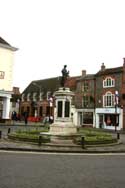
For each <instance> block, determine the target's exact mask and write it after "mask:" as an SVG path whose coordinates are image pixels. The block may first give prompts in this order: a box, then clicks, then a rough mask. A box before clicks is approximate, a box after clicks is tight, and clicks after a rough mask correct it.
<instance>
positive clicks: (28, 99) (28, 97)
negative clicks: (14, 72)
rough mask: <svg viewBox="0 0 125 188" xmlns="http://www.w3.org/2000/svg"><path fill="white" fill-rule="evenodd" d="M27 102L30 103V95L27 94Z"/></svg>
mask: <svg viewBox="0 0 125 188" xmlns="http://www.w3.org/2000/svg"><path fill="white" fill-rule="evenodd" d="M27 101H30V93H28V94H27Z"/></svg>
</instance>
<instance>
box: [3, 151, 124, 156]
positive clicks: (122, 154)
mask: <svg viewBox="0 0 125 188" xmlns="http://www.w3.org/2000/svg"><path fill="white" fill-rule="evenodd" d="M0 153H16V154H34V155H72V156H73V155H74V156H82V155H85V156H88V155H89V156H104V155H105V156H106V155H111V156H113V155H114V156H120V155H121V156H125V153H58V152H33V151H7V150H0Z"/></svg>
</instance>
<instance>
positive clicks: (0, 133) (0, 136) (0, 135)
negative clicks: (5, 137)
mask: <svg viewBox="0 0 125 188" xmlns="http://www.w3.org/2000/svg"><path fill="white" fill-rule="evenodd" d="M1 138H2V131H0V139H1Z"/></svg>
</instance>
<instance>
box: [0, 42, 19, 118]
mask: <svg viewBox="0 0 125 188" xmlns="http://www.w3.org/2000/svg"><path fill="white" fill-rule="evenodd" d="M16 50H17V49H16V48H14V47H12V46H10V45H9V44H8V45H7V44H2V43H0V119H10V117H9V116H10V115H9V113H10V98H11V94H12V82H13V65H14V51H16Z"/></svg>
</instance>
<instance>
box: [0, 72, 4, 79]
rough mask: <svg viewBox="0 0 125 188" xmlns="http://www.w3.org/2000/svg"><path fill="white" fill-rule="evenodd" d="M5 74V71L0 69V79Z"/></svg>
mask: <svg viewBox="0 0 125 188" xmlns="http://www.w3.org/2000/svg"><path fill="white" fill-rule="evenodd" d="M4 76H5V72H4V71H0V79H4Z"/></svg>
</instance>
